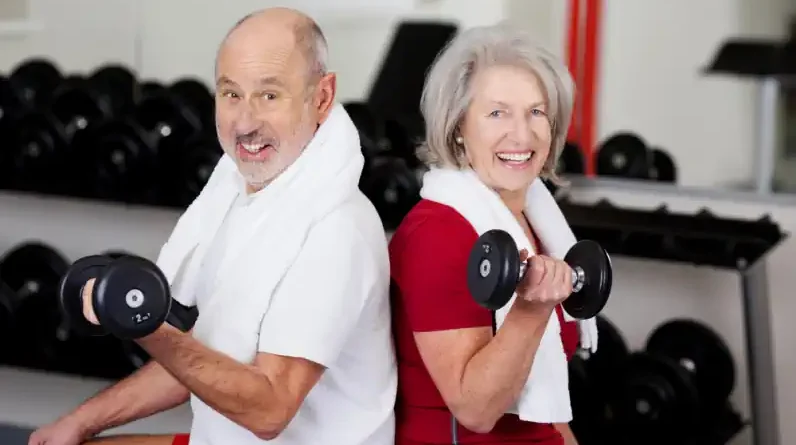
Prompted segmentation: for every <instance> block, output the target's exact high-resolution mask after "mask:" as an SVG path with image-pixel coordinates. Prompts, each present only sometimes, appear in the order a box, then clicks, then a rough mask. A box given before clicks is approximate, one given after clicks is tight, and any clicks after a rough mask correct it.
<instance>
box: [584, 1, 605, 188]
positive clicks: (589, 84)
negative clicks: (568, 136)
mask: <svg viewBox="0 0 796 445" xmlns="http://www.w3.org/2000/svg"><path fill="white" fill-rule="evenodd" d="M586 2H587V10H586V24H585V29H584V39H583V40H584V51H583V83H582V85H581V87H580V88H581V91H582V94H581V116H582V122H581V138H580V146H581V149H582V150H583V155H584V156H585V158H586V175H588V176H594V174H595V165H594V152H595V151H596V149H597V90H598V84H597V79H598V73H599V68H600V67H599V61H600V36H601V33H600V24H601V23H602V13H603V11H602V8H603V4H602V0H586Z"/></svg>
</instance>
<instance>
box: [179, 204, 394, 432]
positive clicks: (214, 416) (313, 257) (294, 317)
mask: <svg viewBox="0 0 796 445" xmlns="http://www.w3.org/2000/svg"><path fill="white" fill-rule="evenodd" d="M256 199H257V195H256V194H255V195H251V196H247V195H245V194H240V195H239V196H238V199H237V200H236V202H235V204H234V205H233V206H232V207H231V209H230V211H229V213H228V214H227V216H226V218H225V220H224V223H223V226H222V227H221V229H220V230H219V231H218V233H217V235H216V238H215V239H214V240H213V243H212V245H211V246H210V248H209V250H208V251H207V254H206V256H205V260H204V262H203V264H202V271H201V273H200V274H199V280H200V282H199V283H198V286H197V295H196V297H197V307H198V309H199V317H200V318H201V317H202V307H203V306H205V305H208V304H209V303H208V299H210V298H211V295H210V292H209V289H210V288H211V286H210V285H211V284H212V281H211V280H215V279H216V273H215V272H216V270H217V268H218V266H219V263H221V262H222V260H223V258H224V254H225V252H226V251H229V250H235V249H233V248H231V246H234V244H235V243H236V242H242V241H241V240H240V237H236V236H235V234H236V233H240V232H241V230H239V229H240V227H242V226H244V225H246V224H250V223H251V221H252V220H253V219H254V218H253V216H252V215H250V214H249V209H250V207H251V206H250V205H249V204H251V202H252V201H253V200H256ZM269 261H279V258H271V257H268V255H267V252H264V255H263V267H267V266H266V265H267V262H269ZM389 279H390V271H389V257H388V253H387V241H386V237H385V234H384V229H383V227H382V224H381V221H380V219H379V217H378V214H377V213H376V211H375V209H374V208H373V206H372V204H371V203H370V201H368V200H367V198H365V196H364V195H362V194H361V193H358V194H357V195H355V196H354V197H353V198H352V199H351V200H349V201H348V202H346V203H344V204H343V205H342V206H340V208H338V209H336V210H335V211H334V212H333V213H331V214H329V215H328V216H327V217H325V218H324V219H323V220H322V221H320V222H319V223H317V224H316V225H315V226H314V227H313V229H311V231H310V232H309V234H308V236H307V239H306V242H305V244H304V247H303V248H302V251H301V252H300V253H299V256H298V257H297V258H296V261H295V262H294V263H293V265H292V266H291V268H290V269H289V270H288V272H287V274H286V275H285V276H284V277H283V279H282V282H281V283H280V284H279V286H278V287H277V290H276V292H275V295H274V296H273V297H272V300H271V304H270V306H269V308H268V310H267V312H266V313H265V314H264V316H263V322H262V325H261V327H260V332H259V340H258V350H259V351H260V352H267V353H272V354H279V355H284V356H292V357H302V358H305V359H307V360H311V361H313V362H316V363H319V364H321V365H323V366H324V367H326V371H325V372H324V373H323V376H322V377H321V379H320V381H319V382H318V383H317V384H316V385H315V387H314V388H313V389H312V390H311V391H310V393H309V395H308V396H307V397H306V399H305V400H304V403H303V404H302V406H301V407H300V409H299V411H298V413H297V414H296V415H295V417H294V418H293V419H292V421H291V422H290V424H289V425H288V426H287V428H286V429H285V430H284V431H283V432H282V433H281V434H280V435H279V436H278V437H277V438H276V439H274V440H271V441H267V442H266V441H263V440H261V439H258V438H257V437H256V436H255V435H254V434H252V433H251V432H249V431H248V430H246V429H244V428H243V427H241V426H239V425H237V424H235V423H234V422H232V421H230V420H229V419H227V418H226V417H224V416H222V415H221V414H219V413H217V412H215V411H213V410H212V409H211V408H210V407H208V406H207V405H205V404H204V403H203V402H201V400H199V399H198V398H196V396H192V397H191V405H192V408H193V414H194V418H193V426H192V429H191V442H190V443H191V445H232V444H234V445H255V444H263V443H269V444H277V445H313V444H318V445H332V444H333V445H392V444H393V443H394V440H395V420H394V414H393V409H394V404H395V395H396V387H397V371H396V364H395V356H394V349H393V345H392V337H391V322H390V302H389ZM223 297H224V298H225V299H227V300H228V301H225V302H224V303H223V304H234V303H235V300H234V296H223ZM216 298H221V296H219V297H216ZM212 329H219V330H228V329H230V327H228V326H213V327H212ZM230 330H232V329H230ZM234 338H235V337H234V336H230V341H234Z"/></svg>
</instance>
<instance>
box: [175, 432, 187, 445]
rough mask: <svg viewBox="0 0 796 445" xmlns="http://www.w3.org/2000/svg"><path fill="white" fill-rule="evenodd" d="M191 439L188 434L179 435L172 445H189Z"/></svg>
mask: <svg viewBox="0 0 796 445" xmlns="http://www.w3.org/2000/svg"><path fill="white" fill-rule="evenodd" d="M190 438H191V436H189V435H188V434H177V435H175V436H174V441H173V442H172V443H171V445H188V441H189V440H190Z"/></svg>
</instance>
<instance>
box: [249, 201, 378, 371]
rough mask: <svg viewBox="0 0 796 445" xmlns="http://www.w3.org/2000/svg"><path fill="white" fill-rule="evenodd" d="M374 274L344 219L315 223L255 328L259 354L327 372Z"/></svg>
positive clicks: (365, 251) (361, 244)
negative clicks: (298, 360)
mask: <svg viewBox="0 0 796 445" xmlns="http://www.w3.org/2000/svg"><path fill="white" fill-rule="evenodd" d="M377 270H378V267H377V265H376V264H375V259H373V258H372V255H371V253H370V249H369V247H368V245H367V244H366V241H365V240H364V238H363V237H362V235H361V234H360V233H359V230H358V229H357V227H356V226H355V224H354V223H353V222H352V221H351V220H350V219H349V218H344V217H341V216H338V215H333V216H332V217H331V218H328V219H327V220H324V221H322V222H321V223H319V224H318V225H317V226H316V227H315V228H313V230H312V231H311V232H310V234H309V236H308V238H307V240H306V242H305V244H304V247H303V249H302V251H301V253H300V254H299V256H298V257H297V258H296V261H295V262H294V264H293V266H292V267H291V268H290V270H289V271H288V273H287V274H286V275H285V277H284V278H283V280H282V283H281V284H280V285H279V287H278V288H277V290H276V294H275V295H274V296H273V300H272V302H271V306H270V308H269V309H268V312H267V313H266V314H265V317H264V318H263V322H262V325H261V327H260V339H259V346H258V350H259V352H262V353H270V354H275V355H281V356H286V357H296V358H301V359H305V360H309V361H311V362H314V363H317V364H319V365H322V366H324V367H329V366H330V365H331V364H332V363H333V362H334V361H335V360H336V359H337V356H338V354H339V353H340V351H341V350H342V349H343V346H344V345H345V343H346V342H347V341H348V338H349V336H350V334H351V332H352V331H353V330H354V328H355V327H356V326H357V323H358V322H359V318H360V313H361V311H362V309H363V307H364V305H365V303H366V298H367V296H368V293H369V292H371V291H372V288H373V286H374V285H376V284H377V283H378V282H379V281H380V280H379V278H378V276H377ZM385 293H386V290H385Z"/></svg>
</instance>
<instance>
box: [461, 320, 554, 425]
mask: <svg viewBox="0 0 796 445" xmlns="http://www.w3.org/2000/svg"><path fill="white" fill-rule="evenodd" d="M552 311H553V308H549V309H547V308H534V309H527V308H526V307H521V306H520V305H515V306H514V307H512V309H511V310H510V311H509V313H508V314H507V315H506V319H505V320H504V322H503V325H502V326H501V327H500V329H499V330H498V331H497V333H496V335H495V336H494V338H492V340H491V341H490V342H489V343H488V344H487V345H486V346H485V347H484V348H483V349H481V350H480V351H479V352H478V353H476V354H475V355H474V356H473V358H472V359H470V361H469V362H468V363H467V366H466V367H465V370H464V375H463V376H462V397H461V400H460V403H459V404H458V405H459V406H458V407H451V409H452V411H453V413H454V415H456V417H457V418H458V420H459V422H461V423H462V424H463V425H464V426H465V427H467V428H468V429H470V430H472V431H475V432H488V431H490V430H491V429H492V428H493V427H494V425H495V423H496V422H497V421H498V420H499V419H500V417H502V416H503V414H504V413H505V412H506V411H507V410H508V409H509V408H510V407H511V405H513V404H514V403H515V402H516V400H517V398H518V397H519V394H520V393H521V391H522V388H523V387H524V386H525V383H526V382H527V380H528V375H529V374H530V370H531V366H532V365H533V362H534V358H535V357H536V351H537V350H538V349H539V344H540V342H541V340H542V336H543V335H544V331H545V329H546V327H547V322H548V320H549V319H550V315H551V314H552ZM457 411H458V412H457Z"/></svg>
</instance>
